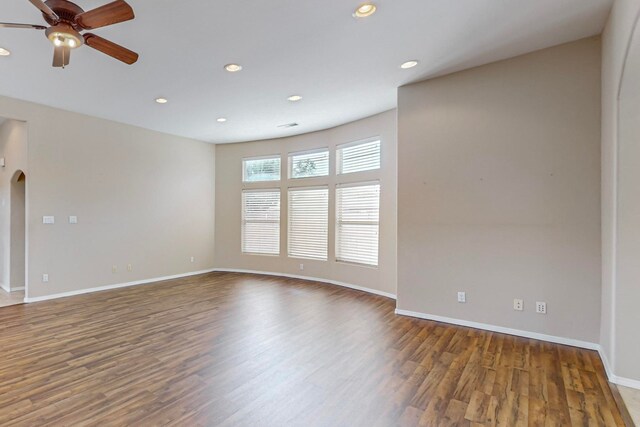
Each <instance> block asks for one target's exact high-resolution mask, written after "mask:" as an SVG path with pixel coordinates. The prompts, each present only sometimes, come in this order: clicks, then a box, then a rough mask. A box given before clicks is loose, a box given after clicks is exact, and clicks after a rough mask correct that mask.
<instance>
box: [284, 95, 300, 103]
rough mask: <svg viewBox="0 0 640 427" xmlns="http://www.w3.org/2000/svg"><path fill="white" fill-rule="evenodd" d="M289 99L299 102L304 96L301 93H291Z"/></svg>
mask: <svg viewBox="0 0 640 427" xmlns="http://www.w3.org/2000/svg"><path fill="white" fill-rule="evenodd" d="M287 99H288V100H289V101H291V102H298V101H301V100H302V96H300V95H291V96H290V97H288V98H287Z"/></svg>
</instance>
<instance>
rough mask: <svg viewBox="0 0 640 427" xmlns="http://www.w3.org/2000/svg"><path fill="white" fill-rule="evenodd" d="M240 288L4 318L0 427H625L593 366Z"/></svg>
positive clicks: (85, 301) (356, 304)
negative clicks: (407, 426)
mask: <svg viewBox="0 0 640 427" xmlns="http://www.w3.org/2000/svg"><path fill="white" fill-rule="evenodd" d="M394 307H395V302H394V301H392V300H389V299H387V298H383V297H378V296H373V295H369V294H365V293H362V292H358V291H353V290H349V289H344V288H340V287H336V286H331V285H326V284H320V283H315V282H305V281H301V280H295V279H281V278H274V277H265V276H254V275H246V274H234V273H210V274H206V275H202V276H197V277H191V278H187V279H179V280H173V281H167V282H161V283H156V284H151V285H145V286H137V287H132V288H126V289H120V290H114V291H108V292H101V293H95V294H91V295H84V296H78V297H72V298H66V299H60V300H54V301H48V302H42V303H34V304H28V305H21V306H13V307H5V308H0V325H1V326H0V327H1V329H0V347H1V353H0V425H2V426H13V425H24V426H40V425H43V426H45V425H46V426H57V425H60V426H89V425H95V426H98V425H100V426H111V425H131V426H154V425H179V426H200V425H202V426H217V425H228V426H289V425H291V426H331V427H335V426H397V425H438V426H440V425H456V426H457V425H460V426H465V425H475V426H480V425H503V426H517V425H536V426H537V425H540V426H543V425H547V426H566V425H576V426H583V425H584V426H587V425H589V426H591V425H612V426H613V425H618V426H621V425H624V422H623V420H622V418H621V415H620V412H619V411H618V409H617V407H616V403H615V401H614V397H613V395H612V392H611V390H610V389H609V385H608V383H607V381H606V379H605V374H604V371H603V367H602V364H601V361H600V359H599V357H598V355H597V353H596V352H593V351H588V350H582V349H578V348H573V347H566V346H561V345H555V344H550V343H546V342H542V341H536V340H530V339H524V338H518V337H514V336H509V335H502V334H496V333H491V332H485V331H480V330H475V329H470V328H464V327H457V326H451V325H446V324H441V323H436V322H431V321H426V320H418V319H412V318H408V317H401V316H397V315H395V314H394V313H393V311H394Z"/></svg>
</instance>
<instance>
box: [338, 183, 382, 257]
mask: <svg viewBox="0 0 640 427" xmlns="http://www.w3.org/2000/svg"><path fill="white" fill-rule="evenodd" d="M370 185H377V186H378V187H379V192H378V221H377V224H378V260H377V264H375V265H374V264H366V263H363V262H356V261H348V260H343V259H339V258H338V232H339V229H340V227H339V224H340V223H341V222H342V221H340V220H339V219H338V218H339V217H338V189H339V188H353V187H366V186H370ZM334 206H335V221H334V226H335V230H334V235H335V237H334V239H335V242H334V245H335V249H334V251H335V254H334V257H335V262H336V263H340V264H346V265H353V266H358V267H367V268H372V269H376V270H377V269H379V268H380V224H381V223H382V218H381V213H382V183H381V180H379V179H375V180H368V181H358V182H345V183H338V184H336V185H335V190H334ZM346 222H348V223H350V224H363V225H370V224H371V223H372V222H371V221H346Z"/></svg>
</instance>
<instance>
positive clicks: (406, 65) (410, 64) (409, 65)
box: [400, 60, 418, 70]
mask: <svg viewBox="0 0 640 427" xmlns="http://www.w3.org/2000/svg"><path fill="white" fill-rule="evenodd" d="M416 65H418V61H416V60H412V61H407V62H405V63H404V64H402V65H401V66H400V68H402V69H403V70H408V69H409V68H413V67H415V66H416Z"/></svg>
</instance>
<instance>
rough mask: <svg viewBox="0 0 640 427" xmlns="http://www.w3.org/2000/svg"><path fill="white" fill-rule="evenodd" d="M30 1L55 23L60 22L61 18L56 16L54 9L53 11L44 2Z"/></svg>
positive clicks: (39, 0)
mask: <svg viewBox="0 0 640 427" xmlns="http://www.w3.org/2000/svg"><path fill="white" fill-rule="evenodd" d="M29 1H30V2H31V4H32V5H34V6H35V7H37V8H38V9H40V11H42V13H44V14H45V15H48V16H49V17H50V18H51V19H53V20H55V21H59V20H60V17H59V16H58V15H56V13H55V12H54V11H53V9H51V8H50V7H49V6H47V5H46V4H45V3H44V2H43V1H42V0H29Z"/></svg>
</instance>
